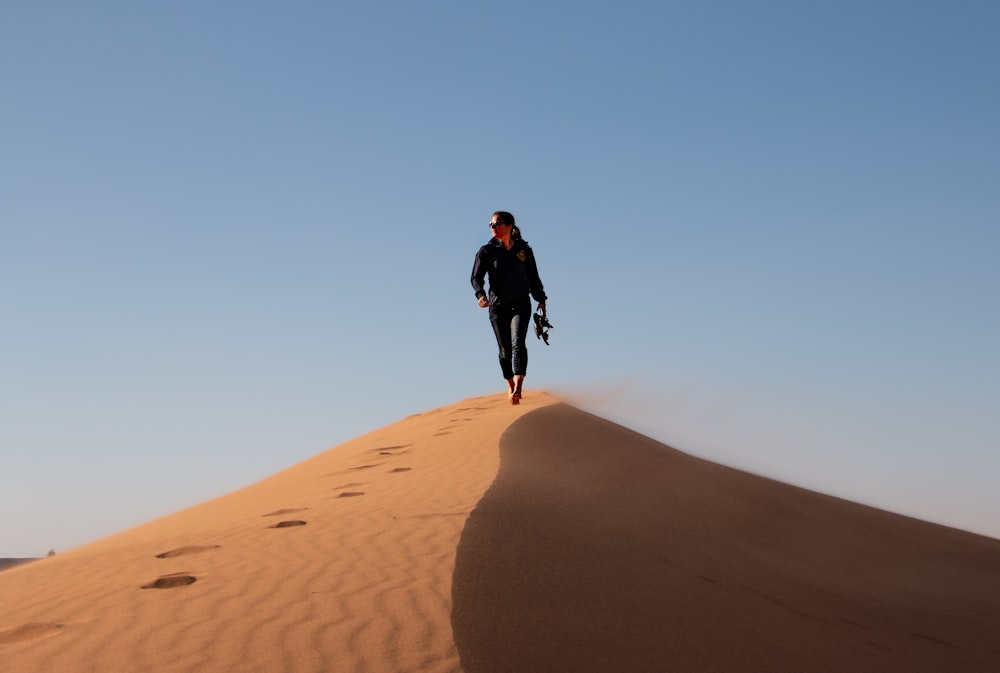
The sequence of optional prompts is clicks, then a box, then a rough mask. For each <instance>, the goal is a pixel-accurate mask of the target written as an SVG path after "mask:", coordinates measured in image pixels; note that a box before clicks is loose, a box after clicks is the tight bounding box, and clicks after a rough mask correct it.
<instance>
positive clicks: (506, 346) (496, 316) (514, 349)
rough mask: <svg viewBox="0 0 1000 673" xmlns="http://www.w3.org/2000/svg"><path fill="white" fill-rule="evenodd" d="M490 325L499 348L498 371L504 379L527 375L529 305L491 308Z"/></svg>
mask: <svg viewBox="0 0 1000 673" xmlns="http://www.w3.org/2000/svg"><path fill="white" fill-rule="evenodd" d="M490 323H491V324H492V325H493V333H494V334H496V337H497V346H498V347H499V348H500V369H501V370H502V371H503V377H504V378H505V379H511V378H513V377H514V375H515V374H519V375H521V376H524V375H525V374H527V373H528V345H527V336H528V325H529V324H531V304H524V305H522V306H515V307H511V306H491V307H490Z"/></svg>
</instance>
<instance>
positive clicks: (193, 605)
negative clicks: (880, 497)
mask: <svg viewBox="0 0 1000 673" xmlns="http://www.w3.org/2000/svg"><path fill="white" fill-rule="evenodd" d="M0 606H2V609H0V673H42V672H45V673H51V672H52V671H57V672H58V671H73V673H89V672H91V671H93V672H94V673H96V672H97V671H101V672H102V673H104V672H105V671H130V672H139V673H144V672H148V673H167V672H170V673H196V672H197V673H204V672H210V673H211V672H214V671H227V672H229V671H236V672H240V673H242V672H257V671H261V672H263V671H268V672H273V671H281V672H282V673H285V672H291V673H320V672H327V671H333V670H337V671H356V672H360V673H367V672H382V671H385V672H389V671H393V672H399V671H421V672H423V671H428V672H431V673H438V672H441V673H457V672H460V671H464V672H466V673H493V672H500V671H503V672H505V673H508V672H515V671H516V672H517V673H533V672H538V673H541V672H550V671H573V672H574V673H580V672H583V673H585V672H587V671H602V672H607V671H623V672H627V673H643V672H645V671H673V672H682V673H683V672H691V673H713V672H716V671H718V672H723V671H725V672H726V673H748V672H756V671H760V672H761V673H764V672H767V673H785V672H788V673H792V672H793V671H794V672H796V673H801V672H802V671H809V672H811V673H812V672H815V673H825V672H831V673H832V672H834V671H837V672H838V673H839V672H841V671H865V673H902V672H904V671H906V672H908V673H909V672H915V673H923V672H927V673H929V672H931V671H933V672H934V673H951V672H955V673H959V672H961V673H995V671H997V670H1000V639H998V638H997V634H998V633H1000V540H995V539H992V538H986V537H982V536H978V535H974V534H972V533H966V532H963V531H958V530H954V529H950V528H946V527H943V526H938V525H935V524H930V523H926V522H922V521H917V520H914V519H909V518H907V517H902V516H899V515H895V514H891V513H888V512H884V511H880V510H875V509H872V508H869V507H865V506H863V505H859V504H856V503H851V502H847V501H844V500H840V499H837V498H834V497H831V496H826V495H821V494H818V493H814V492H811V491H806V490H803V489H799V488H796V487H793V486H789V485H786V484H781V483H779V482H775V481H771V480H769V479H765V478H762V477H759V476H755V475H751V474H748V473H745V472H740V471H738V470H734V469H730V468H727V467H723V466H721V465H716V464H713V463H710V462H707V461H704V460H700V459H698V458H695V457H692V456H689V455H686V454H684V453H681V452H679V451H676V450H674V449H672V448H671V447H668V446H665V445H663V444H661V443H659V442H656V441H655V440H652V439H650V438H648V437H644V436H642V435H639V434H637V433H635V432H632V431H631V430H628V429H626V428H623V427H621V426H618V425H616V424H614V423H611V422H610V421H606V420H604V419H600V418H598V417H596V416H593V415H591V414H587V413H585V412H582V411H580V410H577V409H575V408H573V407H571V406H568V405H565V404H562V403H559V401H558V400H557V399H555V398H553V397H551V396H549V395H546V394H542V393H539V394H533V395H529V396H528V397H526V398H525V399H524V400H523V402H522V405H521V406H520V407H511V406H509V405H508V404H507V402H506V399H505V398H504V396H503V395H496V396H490V397H482V398H472V399H469V400H464V401H463V402H459V403H457V404H454V405H451V406H447V407H443V408H441V409H435V410H432V411H428V412H426V413H423V414H416V415H414V416H411V417H409V418H405V419H402V420H401V421H399V422H397V423H394V424H392V425H389V426H386V427H385V428H381V429H379V430H376V431H374V432H371V433H369V434H366V435H364V436H362V437H358V438H356V439H354V440H351V441H349V442H346V443H344V444H342V445H340V446H338V447H335V448H333V449H330V450H329V451H326V452H324V453H321V454H319V455H318V456H315V457H314V458H311V459H309V460H306V461H304V462H302V463H300V464H298V465H295V466H293V467H291V468H289V469H287V470H285V471H283V472H280V473H278V474H276V475H274V476H272V477H270V478H268V479H265V480H263V481H261V482H259V483H257V484H254V485H252V486H249V487H247V488H245V489H241V490H239V491H235V492H233V493H231V494H229V495H226V496H224V497H221V498H218V499H216V500H212V501H210V502H207V503H204V504H202V505H198V506H196V507H192V508H190V509H187V510H184V511H181V512H178V513H176V514H174V515H171V516H168V517H164V518H162V519H160V520H157V521H153V522H150V523H148V524H145V525H143V526H139V527H137V528H134V529H132V530H128V531H124V532H122V533H120V534H118V535H115V536H112V537H109V538H107V539H104V540H99V541H97V542H95V543H93V544H90V545H86V546H84V547H81V548H79V549H74V550H71V551H69V552H65V553H63V554H59V555H57V556H54V557H51V558H47V559H42V560H39V561H37V562H34V563H30V564H27V565H23V566H20V567H17V568H13V569H9V570H6V571H4V572H3V573H0Z"/></svg>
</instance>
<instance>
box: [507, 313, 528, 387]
mask: <svg viewBox="0 0 1000 673" xmlns="http://www.w3.org/2000/svg"><path fill="white" fill-rule="evenodd" d="M530 313H531V307H530V306H528V307H527V308H526V309H522V310H518V311H516V312H515V313H514V316H513V317H512V318H511V320H510V333H511V371H512V372H513V374H514V392H513V394H512V398H511V401H512V402H514V403H515V404H516V403H517V402H520V400H521V394H522V390H523V388H524V377H525V375H526V374H527V373H528V340H527V337H528V325H529V323H530V322H531V317H530ZM515 398H516V400H517V401H516V402H515V401H514V399H515Z"/></svg>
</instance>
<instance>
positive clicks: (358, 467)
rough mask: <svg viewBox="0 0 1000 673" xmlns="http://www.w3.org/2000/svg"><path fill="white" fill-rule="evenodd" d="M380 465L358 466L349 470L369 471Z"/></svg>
mask: <svg viewBox="0 0 1000 673" xmlns="http://www.w3.org/2000/svg"><path fill="white" fill-rule="evenodd" d="M381 464H382V463H375V464H374V465H358V466H356V467H352V468H351V469H352V470H370V469H371V468H373V467H378V466H379V465H381Z"/></svg>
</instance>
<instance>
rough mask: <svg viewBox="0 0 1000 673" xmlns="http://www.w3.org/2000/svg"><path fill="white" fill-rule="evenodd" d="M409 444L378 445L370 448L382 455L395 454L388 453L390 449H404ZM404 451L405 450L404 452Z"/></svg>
mask: <svg viewBox="0 0 1000 673" xmlns="http://www.w3.org/2000/svg"><path fill="white" fill-rule="evenodd" d="M408 446H409V444H396V445H395V446H380V447H379V448H377V449H372V452H373V453H379V454H382V455H395V454H394V453H389V452H390V451H393V452H395V451H398V450H399V449H405V448H406V447H408ZM404 453H405V452H404Z"/></svg>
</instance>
